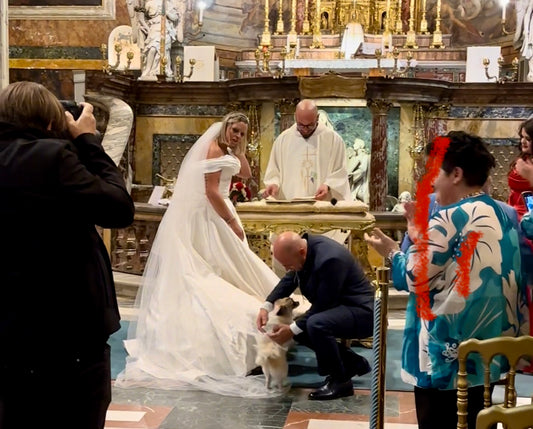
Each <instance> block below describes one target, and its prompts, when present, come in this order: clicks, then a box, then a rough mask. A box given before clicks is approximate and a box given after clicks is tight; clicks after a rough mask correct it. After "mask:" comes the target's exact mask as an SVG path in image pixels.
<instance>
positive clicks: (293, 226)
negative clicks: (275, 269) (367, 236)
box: [236, 200, 376, 274]
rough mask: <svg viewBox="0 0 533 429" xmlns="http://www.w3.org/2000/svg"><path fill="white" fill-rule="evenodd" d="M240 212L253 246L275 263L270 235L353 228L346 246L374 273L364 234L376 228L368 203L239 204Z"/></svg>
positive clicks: (249, 240)
mask: <svg viewBox="0 0 533 429" xmlns="http://www.w3.org/2000/svg"><path fill="white" fill-rule="evenodd" d="M236 208H237V212H238V213H239V217H240V219H241V222H242V224H243V227H244V230H245V232H246V236H247V238H248V244H249V246H250V248H251V249H252V250H253V251H254V253H256V254H257V255H258V256H259V257H260V258H261V259H262V260H263V261H265V262H266V263H267V264H269V265H272V257H271V251H270V245H271V243H270V235H271V234H272V233H274V234H279V233H281V232H283V231H295V232H297V233H303V232H310V233H316V234H323V233H325V232H328V231H332V230H339V229H340V230H345V231H350V234H349V237H348V240H347V245H348V247H349V249H350V251H351V252H352V254H353V255H354V256H355V257H356V258H357V259H358V260H359V262H360V263H361V265H362V266H363V269H364V270H365V272H366V273H367V274H371V273H372V268H371V265H370V263H369V260H368V249H367V246H366V243H365V241H364V237H363V234H364V233H365V232H369V231H371V230H372V228H374V226H375V221H376V219H375V218H374V216H373V215H372V214H371V213H369V212H368V206H367V205H366V204H364V203H362V202H359V201H338V202H337V203H336V204H335V205H333V204H332V203H331V202H329V201H316V202H275V201H273V202H267V201H266V200H261V201H253V202H246V203H238V204H237V206H236Z"/></svg>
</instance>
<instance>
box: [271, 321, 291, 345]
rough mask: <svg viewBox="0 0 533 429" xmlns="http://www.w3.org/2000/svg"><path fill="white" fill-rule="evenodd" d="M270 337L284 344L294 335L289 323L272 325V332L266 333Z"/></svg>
mask: <svg viewBox="0 0 533 429" xmlns="http://www.w3.org/2000/svg"><path fill="white" fill-rule="evenodd" d="M267 335H268V336H269V337H270V339H271V340H272V341H274V342H276V343H278V344H279V345H281V346H282V345H283V344H285V343H286V342H287V341H290V340H291V339H292V337H294V334H293V332H292V331H291V328H290V327H289V325H274V327H273V328H272V332H270V333H268V334H267Z"/></svg>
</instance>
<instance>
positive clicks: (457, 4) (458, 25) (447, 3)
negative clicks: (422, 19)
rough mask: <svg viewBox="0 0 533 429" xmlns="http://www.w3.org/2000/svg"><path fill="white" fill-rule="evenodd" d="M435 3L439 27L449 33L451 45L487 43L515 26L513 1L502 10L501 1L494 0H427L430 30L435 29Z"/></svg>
mask: <svg viewBox="0 0 533 429" xmlns="http://www.w3.org/2000/svg"><path fill="white" fill-rule="evenodd" d="M439 4H440V5H441V10H440V14H441V23H440V29H441V31H442V33H443V34H451V35H452V45H453V46H472V45H485V44H489V43H490V42H493V41H494V40H498V39H500V38H502V37H505V35H506V33H514V31H515V29H516V11H515V8H514V5H511V6H510V7H509V8H506V10H505V11H504V10H503V9H502V3H501V2H499V1H494V0H443V1H442V2H439V1H437V0H428V1H427V6H426V7H427V9H426V16H427V20H428V27H429V30H430V32H432V31H434V29H435V18H436V16H437V6H438V5H439ZM511 4H512V2H511ZM507 9H508V10H507ZM503 20H504V22H505V29H504V28H503V22H502V21H503Z"/></svg>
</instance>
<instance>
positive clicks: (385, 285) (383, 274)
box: [370, 267, 390, 429]
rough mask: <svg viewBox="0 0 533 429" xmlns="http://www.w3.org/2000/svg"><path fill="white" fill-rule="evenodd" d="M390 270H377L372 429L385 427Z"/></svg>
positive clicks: (371, 392)
mask: <svg viewBox="0 0 533 429" xmlns="http://www.w3.org/2000/svg"><path fill="white" fill-rule="evenodd" d="M389 284H390V268H388V267H378V268H376V282H375V285H376V297H375V301H374V339H373V341H372V356H373V363H372V383H371V389H370V398H371V409H370V429H383V428H384V426H385V421H384V414H385V413H384V411H385V391H386V386H385V368H386V360H387V324H388V321H387V320H388V319H387V308H388V301H389Z"/></svg>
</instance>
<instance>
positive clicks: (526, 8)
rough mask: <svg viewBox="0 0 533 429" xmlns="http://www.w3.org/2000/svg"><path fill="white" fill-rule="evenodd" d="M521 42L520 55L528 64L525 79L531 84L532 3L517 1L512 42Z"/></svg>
mask: <svg viewBox="0 0 533 429" xmlns="http://www.w3.org/2000/svg"><path fill="white" fill-rule="evenodd" d="M519 40H522V48H521V49H520V53H521V54H522V56H523V57H524V58H525V59H526V60H528V62H529V73H528V74H527V77H526V79H527V80H528V81H529V82H533V1H531V0H517V2H516V32H515V37H514V41H515V42H518V41H519Z"/></svg>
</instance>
